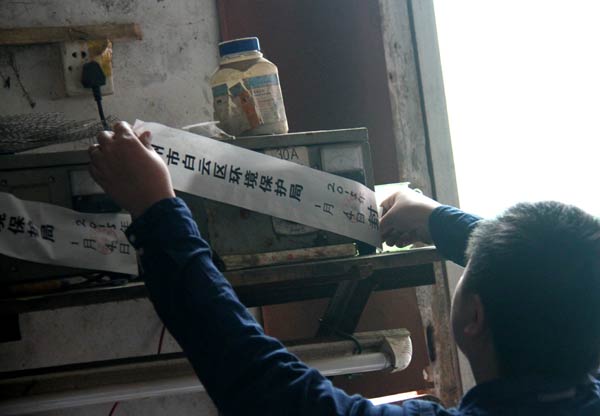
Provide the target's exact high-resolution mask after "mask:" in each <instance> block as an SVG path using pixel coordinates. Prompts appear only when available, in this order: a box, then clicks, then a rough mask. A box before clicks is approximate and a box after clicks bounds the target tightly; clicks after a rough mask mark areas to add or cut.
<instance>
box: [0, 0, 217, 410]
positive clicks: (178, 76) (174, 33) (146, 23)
mask: <svg viewBox="0 0 600 416" xmlns="http://www.w3.org/2000/svg"><path fill="white" fill-rule="evenodd" d="M107 22H110V23H125V22H137V23H139V24H140V25H141V28H142V31H143V36H144V39H143V40H142V41H133V40H132V41H120V42H115V43H114V44H113V68H114V87H115V94H114V95H111V96H106V97H105V98H104V105H105V112H106V113H107V114H112V115H115V116H117V117H119V118H121V119H124V120H128V121H133V120H135V119H136V118H140V119H144V120H151V121H157V122H161V123H165V124H168V125H171V126H176V127H177V126H182V125H186V124H191V123H194V122H199V121H205V120H210V119H211V118H212V117H211V115H212V101H211V97H210V88H209V78H210V75H211V73H212V71H213V70H214V69H215V68H216V67H217V64H218V62H217V48H216V45H217V42H218V23H217V16H216V6H215V2H214V0H178V1H167V0H148V1H145V0H45V1H43V2H38V1H21V0H19V1H16V0H15V1H11V0H0V27H26V26H59V25H85V24H98V23H107ZM9 54H13V56H14V62H15V64H16V67H17V70H18V72H19V75H20V78H21V81H22V83H23V86H24V88H25V90H26V91H27V92H28V94H29V95H30V96H31V99H32V100H33V101H34V102H35V107H34V108H31V106H30V105H29V103H28V101H27V99H25V97H24V95H23V91H22V90H21V88H20V87H19V85H18V82H17V79H16V75H15V72H14V70H13V68H12V67H11V66H10V65H9ZM0 76H1V77H2V79H3V80H2V83H1V84H0V115H10V114H22V113H29V112H51V111H59V112H64V113H65V114H67V116H68V117H69V118H72V119H90V118H91V119H93V118H96V117H97V110H96V106H95V103H94V101H93V100H92V98H91V94H90V97H89V98H88V97H82V98H70V97H66V96H65V92H64V91H65V89H64V84H63V80H62V64H61V59H60V50H59V47H58V45H56V44H54V45H51V44H50V45H34V46H24V47H0ZM7 77H10V79H11V80H10V88H7V87H4V85H5V82H4V80H6V78H7ZM67 148H69V147H68V146H67ZM20 324H21V331H22V335H23V340H22V341H19V342H12V343H4V344H0V371H9V370H17V369H25V368H35V367H43V366H52V365H59V364H67V363H74V362H84V361H93V360H104V359H111V358H120V357H128V356H136V355H147V354H153V353H156V349H157V346H158V340H159V335H160V330H161V327H162V324H161V323H160V321H159V320H158V317H157V316H156V314H155V312H154V310H153V308H152V305H151V304H150V303H149V302H148V301H147V300H140V301H127V302H119V303H112V304H102V305H92V306H88V307H77V308H66V309H61V310H56V311H45V312H37V313H30V314H24V315H21V317H20ZM177 349H178V347H177V345H176V344H175V342H174V341H173V340H172V338H170V337H169V336H167V337H166V339H165V343H164V346H163V351H164V352H171V351H175V350H177ZM111 406H112V404H106V405H97V406H92V407H88V408H80V409H73V410H70V411H64V412H63V411H60V412H52V413H46V414H69V415H77V414H86V415H96V414H98V415H107V414H108V413H109V410H110V408H111ZM114 414H115V416H116V415H119V414H144V415H154V414H156V415H159V414H161V415H162V414H178V415H186V414H194V415H197V414H216V411H215V410H214V408H213V407H212V404H210V402H209V401H208V400H206V396H205V395H182V396H173V397H168V398H161V399H148V400H140V401H132V402H126V403H122V404H121V405H120V406H119V407H118V408H117V410H116V412H115V413H114Z"/></svg>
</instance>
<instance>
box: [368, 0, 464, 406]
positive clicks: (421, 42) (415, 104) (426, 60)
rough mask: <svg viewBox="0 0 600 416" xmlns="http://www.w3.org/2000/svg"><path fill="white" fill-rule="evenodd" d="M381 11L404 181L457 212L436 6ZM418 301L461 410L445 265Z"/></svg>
mask: <svg viewBox="0 0 600 416" xmlns="http://www.w3.org/2000/svg"><path fill="white" fill-rule="evenodd" d="M379 6H380V14H381V21H382V35H383V43H384V50H385V57H386V64H387V76H388V84H389V92H390V99H391V105H392V113H393V119H394V120H393V121H394V129H395V138H396V143H395V145H396V150H397V154H398V166H399V169H400V178H401V179H403V180H407V181H411V182H413V185H416V186H418V187H419V188H420V189H421V190H423V191H424V193H425V194H427V195H431V196H433V197H436V198H441V200H442V201H443V202H446V203H451V204H452V203H454V202H456V201H457V199H456V194H455V192H456V183H455V178H454V166H453V161H452V153H451V151H450V149H451V147H450V137H449V133H448V131H447V115H446V113H445V101H444V99H443V85H442V80H441V66H440V62H439V56H438V50H437V39H436V34H435V20H434V16H433V2H432V1H431V0H427V1H417V2H415V1H412V0H402V1H398V0H379ZM444 126H446V127H445V129H446V130H444ZM417 294H418V298H419V310H420V313H421V317H422V319H423V324H424V326H425V328H426V330H427V333H428V334H429V338H431V342H430V345H429V347H430V352H431V353H432V354H431V357H430V359H431V360H432V365H431V367H430V368H429V369H428V375H429V379H428V380H429V381H432V382H433V383H434V385H435V388H434V394H435V395H436V396H438V397H439V398H440V399H441V400H442V401H443V402H444V404H445V405H454V404H456V402H457V401H458V399H459V398H460V395H461V389H460V387H459V384H460V374H459V371H458V361H457V350H456V347H455V346H454V343H453V341H452V337H451V334H450V332H449V329H448V328H449V321H450V295H449V289H448V281H447V275H446V272H445V268H444V266H443V265H441V264H438V265H437V266H436V284H435V286H427V287H420V288H417Z"/></svg>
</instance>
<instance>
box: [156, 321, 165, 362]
mask: <svg viewBox="0 0 600 416" xmlns="http://www.w3.org/2000/svg"><path fill="white" fill-rule="evenodd" d="M166 329H167V327H166V326H164V325H163V326H162V330H161V331H160V339H159V340H158V350H157V351H156V355H159V354H160V352H161V351H162V345H163V340H164V338H165V330H166Z"/></svg>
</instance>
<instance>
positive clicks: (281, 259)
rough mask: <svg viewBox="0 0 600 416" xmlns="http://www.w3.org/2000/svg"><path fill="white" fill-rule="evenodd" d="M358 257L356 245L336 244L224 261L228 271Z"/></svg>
mask: <svg viewBox="0 0 600 416" xmlns="http://www.w3.org/2000/svg"><path fill="white" fill-rule="evenodd" d="M355 255H356V247H355V246H354V244H352V243H349V244H335V245H331V246H320V247H309V248H301V249H296V250H281V251H273V252H270V253H255V254H236V255H231V256H223V257H222V260H223V263H225V266H227V270H235V269H242V268H247V267H260V266H269V265H273V264H286V263H292V262H296V263H299V262H303V261H311V260H317V259H328V258H338V257H353V256H355Z"/></svg>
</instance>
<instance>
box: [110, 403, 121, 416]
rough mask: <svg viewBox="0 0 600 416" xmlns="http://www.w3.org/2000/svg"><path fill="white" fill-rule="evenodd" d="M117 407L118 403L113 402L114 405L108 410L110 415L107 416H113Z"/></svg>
mask: <svg viewBox="0 0 600 416" xmlns="http://www.w3.org/2000/svg"><path fill="white" fill-rule="evenodd" d="M118 405H119V402H115V404H113V407H112V409H110V413H109V414H108V416H113V413H115V409H116V408H117V406H118Z"/></svg>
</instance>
